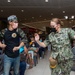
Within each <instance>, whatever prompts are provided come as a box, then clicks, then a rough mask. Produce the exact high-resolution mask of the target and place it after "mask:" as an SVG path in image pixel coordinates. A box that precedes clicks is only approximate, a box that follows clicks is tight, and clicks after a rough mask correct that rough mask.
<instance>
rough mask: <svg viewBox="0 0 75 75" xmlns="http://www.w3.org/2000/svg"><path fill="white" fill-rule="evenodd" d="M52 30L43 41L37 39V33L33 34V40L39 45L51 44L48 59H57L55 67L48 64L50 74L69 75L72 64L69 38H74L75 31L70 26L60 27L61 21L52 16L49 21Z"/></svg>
mask: <svg viewBox="0 0 75 75" xmlns="http://www.w3.org/2000/svg"><path fill="white" fill-rule="evenodd" d="M50 26H51V27H52V30H53V32H51V33H50V34H49V35H48V37H47V38H46V39H45V40H44V42H42V43H41V42H40V41H39V35H38V34H36V35H35V40H36V41H37V43H38V44H39V45H40V46H43V47H46V46H48V44H49V43H51V45H52V51H51V55H50V59H51V60H50V61H55V60H56V61H57V64H56V65H55V67H52V66H50V68H51V75H70V72H71V67H72V65H73V61H72V58H73V54H72V51H71V43H70V39H74V38H75V32H74V31H73V30H72V29H70V28H61V21H60V20H59V19H58V18H54V19H52V20H51V22H50ZM50 63H51V64H52V62H50ZM53 63H54V62H53Z"/></svg>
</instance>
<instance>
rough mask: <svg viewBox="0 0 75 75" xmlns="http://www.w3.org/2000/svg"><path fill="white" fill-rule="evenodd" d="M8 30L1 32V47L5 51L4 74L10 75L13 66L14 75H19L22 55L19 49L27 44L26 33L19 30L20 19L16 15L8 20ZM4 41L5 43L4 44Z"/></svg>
mask: <svg viewBox="0 0 75 75" xmlns="http://www.w3.org/2000/svg"><path fill="white" fill-rule="evenodd" d="M7 20H8V24H9V25H8V28H5V29H4V30H2V31H1V32H0V47H1V48H3V49H4V53H5V55H4V74H3V75H9V71H10V67H11V65H12V64H13V69H14V75H19V65H20V54H19V49H20V48H21V47H22V46H24V43H25V44H26V43H27V37H26V35H25V33H24V32H23V31H22V30H21V29H20V28H18V19H17V17H16V16H15V15H11V16H9V17H8V18H7ZM2 40H4V43H2Z"/></svg>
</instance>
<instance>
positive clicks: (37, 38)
mask: <svg viewBox="0 0 75 75" xmlns="http://www.w3.org/2000/svg"><path fill="white" fill-rule="evenodd" d="M34 36H35V41H39V38H40V37H39V35H38V34H37V33H35V34H34Z"/></svg>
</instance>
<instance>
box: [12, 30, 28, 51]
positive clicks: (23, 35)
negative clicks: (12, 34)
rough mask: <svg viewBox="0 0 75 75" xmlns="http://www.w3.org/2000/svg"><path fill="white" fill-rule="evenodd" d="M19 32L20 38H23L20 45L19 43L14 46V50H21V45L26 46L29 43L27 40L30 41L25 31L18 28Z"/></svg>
mask: <svg viewBox="0 0 75 75" xmlns="http://www.w3.org/2000/svg"><path fill="white" fill-rule="evenodd" d="M17 32H18V33H19V36H20V38H21V42H20V45H19V46H18V47H14V48H13V51H16V50H19V49H20V47H22V46H26V44H27V42H28V40H27V37H26V35H25V33H24V32H23V31H22V30H21V29H18V31H17Z"/></svg>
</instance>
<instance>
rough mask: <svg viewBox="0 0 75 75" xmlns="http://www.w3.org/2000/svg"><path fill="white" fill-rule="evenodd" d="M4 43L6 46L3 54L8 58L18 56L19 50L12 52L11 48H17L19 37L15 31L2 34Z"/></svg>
mask: <svg viewBox="0 0 75 75" xmlns="http://www.w3.org/2000/svg"><path fill="white" fill-rule="evenodd" d="M4 42H5V44H6V45H7V46H6V48H5V50H4V52H5V54H6V55H7V56H8V57H11V58H15V57H18V56H19V50H17V51H15V52H13V48H14V47H17V46H19V44H20V37H19V34H18V33H17V32H16V30H13V31H10V30H7V31H6V32H5V34H4Z"/></svg>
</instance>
